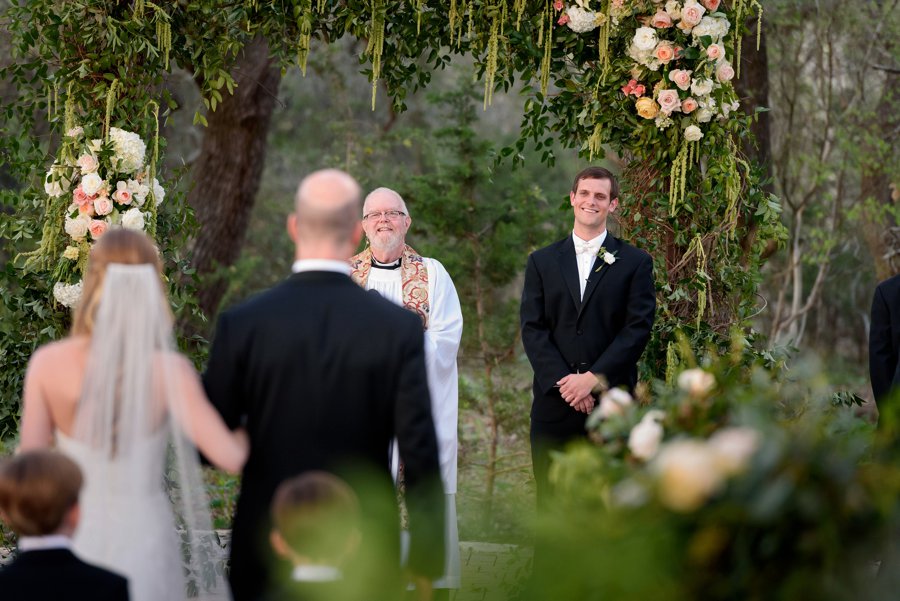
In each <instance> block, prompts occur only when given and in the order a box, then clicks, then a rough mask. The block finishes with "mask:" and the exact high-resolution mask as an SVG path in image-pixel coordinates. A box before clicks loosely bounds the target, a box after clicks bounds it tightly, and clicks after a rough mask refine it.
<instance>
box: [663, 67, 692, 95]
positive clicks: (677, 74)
mask: <svg viewBox="0 0 900 601" xmlns="http://www.w3.org/2000/svg"><path fill="white" fill-rule="evenodd" d="M691 73H692V71H687V70H685V69H673V70H671V71H669V81H671V82H672V83H674V84H675V85H676V86H678V89H680V90H687V89H688V88H689V87H691Z"/></svg>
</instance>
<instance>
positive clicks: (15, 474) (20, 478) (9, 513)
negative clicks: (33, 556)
mask: <svg viewBox="0 0 900 601" xmlns="http://www.w3.org/2000/svg"><path fill="white" fill-rule="evenodd" d="M82 482H83V480H82V476H81V470H80V469H79V468H78V466H77V465H76V464H75V462H74V461H72V460H71V459H69V458H68V457H66V456H65V455H63V454H62V453H59V452H56V451H50V450H40V451H28V452H25V453H22V454H20V455H16V456H14V457H9V458H7V459H5V460H3V461H2V462H0V517H2V518H3V520H4V521H5V522H6V523H7V524H8V525H9V526H10V527H11V528H12V529H13V530H14V531H15V532H16V533H17V534H19V535H20V536H44V535H47V534H67V535H71V534H72V533H73V532H74V530H75V527H76V526H77V524H78V493H79V491H81V484H82Z"/></svg>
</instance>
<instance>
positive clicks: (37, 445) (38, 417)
mask: <svg viewBox="0 0 900 601" xmlns="http://www.w3.org/2000/svg"><path fill="white" fill-rule="evenodd" d="M45 359H46V357H45V353H43V352H41V349H38V351H37V352H35V354H34V355H33V356H32V357H31V359H30V360H29V361H28V370H27V371H26V372H25V386H24V390H23V392H22V423H21V425H20V426H19V451H30V450H33V449H45V448H47V447H51V446H53V418H52V416H51V415H50V408H49V407H48V406H47V399H46V397H45V395H44V390H43V384H44V380H45V379H46V378H47V375H48V374H47V369H48V365H47V361H46V360H45Z"/></svg>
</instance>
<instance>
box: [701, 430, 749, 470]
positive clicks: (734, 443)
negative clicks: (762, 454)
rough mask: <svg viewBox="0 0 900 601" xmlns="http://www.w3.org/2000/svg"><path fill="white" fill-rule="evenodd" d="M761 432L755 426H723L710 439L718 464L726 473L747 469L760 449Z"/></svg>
mask: <svg viewBox="0 0 900 601" xmlns="http://www.w3.org/2000/svg"><path fill="white" fill-rule="evenodd" d="M759 442H760V440H759V432H757V431H756V430H754V429H753V428H739V427H735V428H723V429H722V430H719V431H718V432H716V433H715V434H713V435H712V437H711V438H710V439H709V446H710V448H711V449H712V450H713V452H714V453H715V456H716V465H717V466H718V468H719V469H720V470H721V471H722V472H723V473H724V474H726V475H728V476H733V475H735V474H739V473H741V472H742V471H744V469H746V467H747V464H748V463H749V462H750V458H751V457H753V455H754V453H756V451H757V449H759Z"/></svg>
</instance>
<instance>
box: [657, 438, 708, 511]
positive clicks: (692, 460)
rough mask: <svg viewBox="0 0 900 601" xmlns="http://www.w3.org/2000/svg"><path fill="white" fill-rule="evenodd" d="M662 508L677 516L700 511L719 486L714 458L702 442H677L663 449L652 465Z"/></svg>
mask: <svg viewBox="0 0 900 601" xmlns="http://www.w3.org/2000/svg"><path fill="white" fill-rule="evenodd" d="M653 471H654V472H655V473H656V475H657V477H658V482H659V496H660V500H661V501H662V502H663V504H664V505H666V506H667V507H669V508H670V509H673V510H675V511H680V512H689V511H694V510H696V509H699V508H700V507H701V506H702V505H703V504H704V503H705V502H706V500H707V499H708V498H709V497H710V495H712V494H713V493H714V492H716V491H717V490H718V489H719V487H720V486H721V485H722V482H723V478H722V474H721V472H720V471H719V470H718V469H717V465H716V456H715V454H714V453H713V452H712V450H711V449H710V448H709V447H708V446H707V445H706V444H705V443H703V442H700V441H697V440H676V441H674V442H670V443H668V444H666V445H664V446H663V448H662V450H660V451H659V454H658V455H657V456H656V459H655V460H654V462H653Z"/></svg>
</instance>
